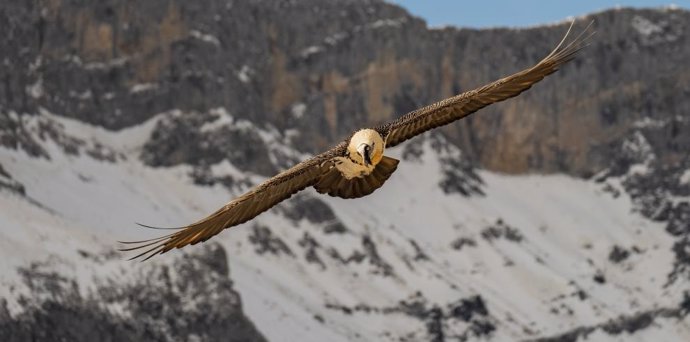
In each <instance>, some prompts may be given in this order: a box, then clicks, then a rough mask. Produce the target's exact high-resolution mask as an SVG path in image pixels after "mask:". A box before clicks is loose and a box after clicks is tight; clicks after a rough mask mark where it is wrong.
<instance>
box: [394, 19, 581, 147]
mask: <svg viewBox="0 0 690 342" xmlns="http://www.w3.org/2000/svg"><path fill="white" fill-rule="evenodd" d="M573 24H574V22H573V23H571V25H570V28H568V32H566V34H565V36H564V37H563V39H562V40H561V41H560V43H559V44H558V45H557V46H556V48H555V49H554V50H553V51H552V52H551V53H550V54H549V55H548V56H546V57H545V58H544V59H542V60H541V61H540V62H539V63H537V64H536V65H534V66H533V67H531V68H528V69H525V70H522V71H520V72H518V73H515V74H513V75H511V76H508V77H505V78H502V79H500V80H497V81H495V82H492V83H489V84H487V85H485V86H483V87H480V88H477V89H474V90H471V91H468V92H465V93H462V94H459V95H456V96H453V97H451V98H448V99H445V100H443V101H440V102H437V103H434V104H432V105H429V106H426V107H423V108H420V109H417V110H415V111H413V112H410V113H407V114H405V115H403V116H402V117H400V118H399V119H397V120H396V121H394V122H392V123H390V124H388V125H387V127H384V128H383V129H382V131H384V132H386V133H387V134H386V147H392V146H395V145H398V144H400V143H402V142H403V141H405V140H407V139H410V138H412V137H414V136H416V135H419V134H421V133H424V132H426V131H428V130H430V129H433V128H436V127H439V126H443V125H446V124H449V123H451V122H453V121H456V120H459V119H461V118H463V117H465V116H468V115H470V114H472V113H474V112H476V111H478V110H480V109H482V108H484V107H486V106H488V105H490V104H492V103H495V102H500V101H503V100H506V99H509V98H511V97H515V96H517V95H519V94H520V93H522V92H523V91H525V90H527V89H529V88H530V87H532V85H533V84H535V83H537V82H539V81H541V80H542V79H544V77H546V76H548V75H550V74H552V73H554V72H555V71H556V70H558V68H559V67H560V66H562V65H563V64H565V63H567V62H568V61H570V60H572V59H573V58H574V56H575V54H576V53H577V52H578V51H580V50H581V49H582V48H584V47H586V46H587V45H588V43H589V40H590V38H591V37H592V35H593V34H594V32H592V33H590V34H587V35H585V32H587V31H588V30H589V28H590V26H591V25H592V23H590V24H589V25H588V26H587V27H586V28H585V29H584V30H583V31H582V32H581V33H580V34H579V35H578V36H577V37H576V38H575V39H573V41H571V42H570V43H568V44H567V45H564V44H565V42H566V39H567V38H568V35H569V34H570V31H571V29H572V27H573Z"/></svg>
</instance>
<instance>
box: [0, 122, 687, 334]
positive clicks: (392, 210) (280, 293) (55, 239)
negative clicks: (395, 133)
mask: <svg viewBox="0 0 690 342" xmlns="http://www.w3.org/2000/svg"><path fill="white" fill-rule="evenodd" d="M214 111H215V112H216V113H220V114H221V115H220V118H216V119H215V120H217V121H214V123H212V124H208V125H205V126H204V127H205V128H204V129H206V130H207V131H208V130H215V129H221V128H223V127H228V126H232V127H242V129H246V130H251V131H253V132H255V133H257V134H258V136H259V137H260V138H261V139H262V141H263V142H264V144H265V146H266V149H267V150H268V151H269V154H270V156H271V158H272V160H271V161H272V163H273V164H275V165H280V164H281V163H286V161H285V160H287V161H290V160H294V159H299V158H301V157H304V156H303V155H301V154H299V153H297V152H296V151H293V150H291V149H290V148H287V147H283V146H282V145H281V144H280V142H285V141H287V140H289V136H287V137H286V136H283V135H281V134H280V133H278V132H277V131H276V130H272V129H270V128H258V127H255V126H253V125H252V124H251V123H249V122H244V123H242V124H238V123H237V122H235V121H234V120H232V118H228V117H227V116H229V114H227V112H226V111H224V110H222V109H216V110H214ZM180 115H182V114H181V113H180V112H175V111H173V112H166V113H161V114H158V115H156V116H154V117H153V118H152V119H150V120H149V121H147V122H145V123H144V124H142V125H138V126H135V127H133V128H128V129H125V130H121V131H118V132H112V131H107V130H103V129H101V128H97V127H94V126H90V125H87V124H84V123H81V122H78V121H74V120H70V119H65V118H62V117H58V116H54V115H52V114H50V113H48V112H46V111H42V112H41V113H40V115H36V116H21V117H20V116H14V120H18V121H21V126H22V127H24V128H25V129H26V132H27V133H26V134H28V135H30V136H32V137H33V138H34V139H35V141H37V142H38V144H39V145H40V147H41V149H42V150H43V151H44V156H42V157H41V156H38V157H36V156H30V155H29V154H28V153H27V152H26V151H25V150H24V149H22V148H19V149H16V150H13V149H7V148H0V167H1V168H0V171H2V172H0V176H2V177H3V178H0V181H3V183H0V184H3V185H4V186H0V257H2V259H3V263H2V264H0V321H2V322H3V323H1V324H3V325H2V326H3V327H10V328H11V327H13V325H12V324H13V323H12V322H16V321H17V319H18V317H23V316H22V315H25V314H26V313H27V312H28V311H29V310H31V308H35V307H40V306H41V305H42V303H44V302H45V301H50V300H55V298H56V297H59V298H60V300H58V301H57V302H58V303H61V304H60V305H65V306H69V305H72V304H70V303H71V302H70V301H71V300H76V299H74V298H88V300H91V301H95V302H94V303H93V304H92V305H94V306H95V307H103V308H105V309H106V310H107V312H109V315H110V316H108V317H109V318H107V319H118V320H120V321H121V322H130V321H132V320H133V318H132V317H136V316H137V313H138V312H139V311H136V310H144V311H145V312H150V310H154V311H155V310H161V309H160V308H158V309H151V307H149V306H143V305H138V306H137V305H134V304H133V303H135V302H133V301H132V299H131V298H132V297H136V296H135V295H133V294H131V293H128V292H126V291H124V290H113V289H121V288H130V289H136V291H137V293H138V292H139V291H143V290H142V289H144V288H148V289H149V290H152V289H156V288H159V287H165V286H168V287H170V286H171V285H170V284H173V285H172V288H174V289H175V290H174V291H171V292H170V295H169V296H167V297H161V298H160V300H157V301H156V302H157V303H158V304H157V305H158V306H162V307H169V308H171V309H170V310H172V308H175V310H179V311H175V312H176V313H181V314H183V315H192V314H194V313H196V314H197V315H198V314H199V312H201V313H204V312H207V311H208V310H209V308H212V309H213V310H221V309H222V308H223V307H224V306H223V305H226V304H227V303H226V302H224V301H223V300H220V299H218V298H221V299H222V298H226V297H223V296H221V295H218V293H229V294H232V292H222V291H220V290H218V289H220V288H223V289H228V288H229V287H230V286H231V287H232V288H234V290H236V291H237V292H238V293H239V296H241V299H242V302H241V306H240V308H241V310H242V311H243V312H244V314H245V315H246V316H247V317H248V318H249V320H250V321H251V322H253V324H254V325H255V326H256V328H257V329H258V331H259V332H260V333H261V334H262V335H263V336H264V337H265V338H266V339H268V340H270V341H286V340H287V341H351V340H362V341H374V340H376V341H380V340H390V341H398V340H406V341H419V340H437V341H441V340H444V339H447V340H454V339H459V340H470V339H475V338H480V339H487V340H497V341H498V340H517V339H538V338H547V337H554V338H556V339H563V340H576V339H578V338H581V337H582V338H584V337H589V339H590V340H626V341H629V340H640V341H643V340H650V339H652V338H653V339H656V340H667V341H672V340H686V339H690V327H689V326H688V322H687V318H686V316H685V314H687V312H688V309H689V308H690V299H688V297H687V294H686V293H685V291H687V290H688V288H689V286H688V285H687V283H686V282H685V281H683V280H681V281H675V282H669V281H668V275H669V273H671V272H672V270H673V267H674V266H673V265H674V260H675V259H674V258H675V256H674V254H673V253H672V248H673V245H674V242H675V240H674V238H673V236H671V235H669V234H668V233H667V232H666V231H665V230H664V227H665V226H664V225H663V224H662V223H659V222H653V221H651V220H649V219H646V218H644V217H643V216H642V215H641V214H640V213H638V212H637V211H635V210H633V209H634V208H635V205H634V203H633V201H632V200H631V198H630V197H629V196H628V195H627V193H626V191H625V189H624V186H623V185H622V184H621V180H620V178H616V177H609V178H606V179H604V180H603V181H599V182H595V181H586V180H580V179H574V178H571V177H568V176H563V175H548V176H546V175H531V176H507V175H501V174H496V173H492V172H487V171H474V169H473V168H472V167H471V166H470V165H467V164H466V163H465V162H464V161H463V159H462V153H461V152H460V151H459V150H458V149H457V148H455V147H454V146H453V145H451V144H449V143H448V142H446V141H445V139H444V138H443V137H442V136H440V135H425V136H424V137H420V138H418V139H417V140H413V141H412V142H411V143H408V144H406V145H404V146H401V147H399V148H397V149H395V150H392V151H389V152H388V153H389V154H390V155H391V156H393V157H396V158H399V159H403V161H402V163H401V165H400V167H399V168H398V171H397V172H396V173H395V174H394V175H393V176H392V178H391V179H390V180H389V181H388V182H387V184H386V185H385V186H384V187H382V188H381V189H379V190H377V191H376V192H375V193H374V194H372V195H371V196H368V197H365V198H361V199H357V200H343V199H338V198H329V197H324V196H320V195H318V194H316V193H315V192H314V191H312V190H307V191H305V192H304V193H302V194H300V195H298V196H297V197H294V198H292V199H290V200H288V201H286V202H284V203H282V204H281V205H279V206H278V207H276V208H274V209H272V210H270V211H268V212H267V213H264V214H262V215H260V216H259V217H258V218H257V219H256V220H253V221H250V222H248V223H246V224H244V225H242V226H240V227H237V228H234V229H232V230H228V231H225V232H223V233H222V234H220V235H219V236H217V237H215V238H213V240H211V241H210V242H208V243H206V244H203V245H197V246H192V247H188V248H186V249H185V251H184V252H181V251H173V252H171V253H168V254H165V255H163V256H159V257H156V258H154V259H152V260H150V261H149V262H146V263H137V262H130V261H126V258H127V257H128V256H129V255H128V254H126V253H120V252H116V251H115V249H116V248H117V247H118V245H117V242H116V241H117V240H133V239H144V238H150V237H155V236H157V234H158V233H160V232H159V231H152V230H147V229H143V228H140V227H138V226H136V225H135V224H134V222H143V223H147V224H152V225H158V226H179V225H183V224H185V223H189V222H191V221H194V220H197V219H198V218H200V217H202V216H204V215H206V214H208V213H209V212H211V211H213V210H215V209H217V207H219V206H220V205H222V204H223V203H225V202H226V201H227V200H229V199H230V198H232V197H233V196H236V195H238V194H240V193H241V192H242V191H244V190H246V189H248V187H249V186H251V184H256V183H257V182H259V181H261V180H262V177H260V176H257V175H252V174H248V173H243V172H241V171H240V170H239V169H238V167H236V166H235V165H232V164H231V163H230V162H228V161H227V160H223V161H222V162H220V163H217V164H214V165H208V166H207V167H206V168H204V169H203V170H202V171H203V173H204V175H203V177H200V176H199V172H200V171H199V170H198V169H197V168H193V167H191V166H175V167H159V168H152V167H149V166H146V165H145V164H144V163H142V161H141V160H140V155H141V153H142V149H143V146H144V145H145V144H146V143H147V141H149V136H150V134H151V131H152V130H153V128H154V126H156V125H158V124H160V123H161V122H166V120H174V118H175V117H176V116H180ZM223 117H225V119H223ZM47 127H48V128H47ZM46 132H50V134H48V133H46ZM94 151H97V152H98V153H95V152H94ZM200 179H205V180H209V181H207V182H206V181H200ZM8 184H9V185H8ZM10 185H12V186H10ZM214 242H215V244H214ZM217 244H219V245H217ZM209 246H210V247H209ZM218 246H220V247H222V248H219V247H218ZM207 250H209V251H210V252H209V253H210V254H209V255H211V256H212V257H215V258H218V257H222V258H227V265H228V266H229V273H224V272H223V271H219V272H215V271H209V270H216V269H218V267H216V266H214V265H213V262H212V261H207V260H209V258H208V255H206V254H204V253H205V252H204V251H207ZM218 250H220V251H223V250H224V252H218ZM188 253H192V254H188ZM195 253H197V254H199V253H201V255H202V256H201V257H198V256H195V255H197V254H195ZM204 255H206V256H204ZM197 257H198V258H200V259H199V260H206V261H203V262H200V264H203V265H211V266H208V268H199V269H196V268H195V267H196V266H194V265H196V264H199V263H195V262H191V263H188V264H185V263H184V262H181V261H179V260H180V259H181V258H187V259H188V260H197V259H195V258H197ZM211 260H213V258H211ZM223 262H225V260H223ZM223 265H225V264H223ZM220 269H223V267H220ZM161 270H163V271H161ZM190 270H197V271H190ZM202 271H203V272H202ZM156 272H159V273H156ZM160 272H163V273H160ZM46 274H52V275H58V278H57V279H58V280H59V281H57V284H63V285H64V284H68V286H67V285H66V286H63V285H59V286H57V290H55V286H54V287H51V286H50V285H51V284H54V283H55V282H54V281H52V280H50V281H49V280H47V279H49V278H50V277H39V276H37V275H46ZM157 274H164V276H160V277H158V276H155V275H157ZM50 279H53V278H50ZM60 279H61V280H60ZM142 279H144V280H145V281H144V282H143V284H144V285H142V282H141V280H142ZM171 279H172V280H171ZM180 279H193V280H192V281H191V283H195V281H197V280H198V282H201V283H203V284H210V285H208V286H217V287H213V288H212V289H215V290H210V291H202V292H189V290H188V286H189V285H188V284H187V283H184V284H187V285H184V286H183V285H179V286H178V285H174V284H178V282H179V281H181V280H180ZM230 279H231V280H232V282H230ZM221 281H226V282H227V284H225V283H222V284H223V285H222V286H221V285H217V284H221V283H219V282H221ZM187 282H190V281H189V280H187ZM37 284H38V285H37ZM132 284H134V285H132ZM180 284H183V283H180ZM213 284H216V285H213ZM204 286H207V285H204ZM70 287H72V288H73V291H74V293H73V297H69V296H67V297H65V296H64V291H63V290H64V289H65V288H70ZM51 289H52V290H51ZM204 289H206V287H204ZM61 291H62V292H61ZM112 291H114V292H115V293H120V292H122V293H123V294H122V295H121V296H120V297H117V296H114V297H113V296H107V295H104V294H105V293H110V292H112ZM145 293H147V292H145ZM41 296H43V297H41ZM176 296H181V297H180V298H177V299H175V300H173V299H171V298H175V297H176ZM214 296H215V297H214ZM27 298H30V300H28V299H27ZM70 298H71V299H70ZM227 298H231V299H232V300H230V299H228V300H230V302H232V303H236V304H237V305H239V298H236V299H233V298H235V297H233V296H232V295H229V297H227ZM80 300H82V301H88V300H86V299H80ZM3 302H4V304H3ZM136 303H139V302H136ZM224 303H225V304H224ZM3 306H4V307H5V308H6V310H4V311H3ZM154 306H155V305H154ZM77 307H81V306H77ZM142 307H143V309H142ZM146 310H149V311H146ZM3 312H4V314H3ZM171 312H172V311H171ZM165 317H167V316H165V313H162V314H160V316H156V315H151V317H150V319H151V322H153V323H152V324H153V325H152V326H154V328H151V329H153V330H152V331H155V329H156V328H155V324H157V323H156V322H158V321H157V319H158V320H161V321H163V320H165ZM200 317H206V316H204V315H203V314H201V316H200ZM180 319H182V318H180ZM120 321H118V322H120ZM219 322H220V321H219ZM224 322H225V321H224ZM185 324H187V323H185ZM209 324H210V325H209V326H214V325H213V324H211V323H209ZM124 325H125V323H121V325H119V327H122V326H124ZM180 325H182V323H179V324H177V325H176V324H172V325H169V326H167V328H161V329H163V330H164V331H165V333H164V334H163V335H161V336H164V337H165V338H169V339H178V340H179V339H192V338H197V339H198V338H201V339H202V340H204V339H213V337H212V336H211V335H205V333H206V332H199V331H195V332H193V333H192V332H189V333H187V332H184V334H187V335H184V334H183V332H181V331H178V330H176V329H177V327H179V326H180ZM216 325H217V324H216ZM190 326H191V325H190ZM171 327H173V328H171ZM114 329H115V331H118V330H117V328H114ZM132 329H134V330H136V329H138V328H132ZM147 329H148V328H147ZM166 329H167V330H166ZM180 329H181V328H180ZM180 334H182V335H180ZM0 336H1V335H0ZM156 336H157V335H156ZM257 338H260V337H257Z"/></svg>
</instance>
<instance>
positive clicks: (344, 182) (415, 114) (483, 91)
mask: <svg viewBox="0 0 690 342" xmlns="http://www.w3.org/2000/svg"><path fill="white" fill-rule="evenodd" d="M573 23H574V22H573ZM573 23H571V25H570V28H568V31H567V32H566V34H565V36H564V37H563V39H562V40H561V41H560V43H559V44H558V45H557V46H556V48H555V49H554V50H553V51H552V52H551V53H550V54H549V55H547V56H546V57H545V58H544V59H542V60H541V61H540V62H539V63H537V64H536V65H534V66H532V67H530V68H528V69H525V70H522V71H520V72H518V73H515V74H513V75H510V76H508V77H505V78H502V79H499V80H497V81H494V82H492V83H489V84H487V85H485V86H483V87H480V88H477V89H474V90H471V91H467V92H464V93H461V94H458V95H456V96H453V97H450V98H447V99H445V100H442V101H440V102H437V103H434V104H431V105H429V106H426V107H423V108H419V109H417V110H414V111H412V112H410V113H407V114H405V115H403V116H401V117H400V118H398V119H397V120H395V121H392V122H389V123H386V124H384V125H380V126H377V127H373V128H364V129H360V130H358V131H356V132H354V133H352V134H351V135H350V136H349V137H348V138H347V139H346V140H345V141H343V142H341V143H340V144H338V145H336V146H335V147H333V148H331V149H330V150H328V151H326V152H324V153H321V154H319V155H316V156H314V157H312V158H310V159H307V160H305V161H303V162H301V163H299V164H297V165H295V166H293V167H292V168H290V169H288V170H285V171H283V172H281V173H279V174H278V175H276V176H274V177H273V178H270V179H268V180H266V181H264V182H263V183H261V184H259V185H258V186H256V187H255V188H254V189H252V190H251V191H249V192H247V193H245V194H244V195H242V196H240V197H238V198H235V199H233V200H231V201H230V202H228V203H227V204H225V205H224V206H223V207H221V208H220V209H218V210H217V211H216V212H214V213H212V214H211V215H209V216H207V217H205V218H203V219H201V220H199V221H197V222H195V223H192V224H190V225H188V226H185V227H180V228H159V229H176V231H175V232H174V233H172V234H169V235H165V236H162V237H159V238H156V239H151V240H144V241H132V242H122V243H124V244H128V245H131V247H128V248H123V249H121V250H122V251H132V250H143V251H142V252H141V253H140V254H138V255H136V256H134V257H133V258H131V259H136V258H141V257H143V260H147V259H149V258H151V257H153V256H155V255H158V254H163V253H165V252H167V251H169V250H171V249H174V248H182V247H184V246H187V245H193V244H197V243H199V242H204V241H206V240H208V239H209V238H211V237H213V236H215V235H216V234H218V233H220V232H221V231H222V230H224V229H226V228H230V227H234V226H237V225H239V224H241V223H244V222H247V221H249V220H251V219H253V218H254V217H256V216H257V215H259V214H261V213H262V212H264V211H266V210H268V209H270V208H271V207H273V206H275V205H276V204H278V203H279V202H281V201H283V200H285V199H287V198H289V197H291V196H292V195H293V194H295V193H297V192H298V191H301V190H303V189H305V188H307V187H310V186H311V187H314V188H315V189H316V191H318V192H319V193H322V194H328V195H330V196H335V197H341V198H359V197H363V196H366V195H369V194H371V193H372V192H374V191H375V190H376V189H378V188H380V187H381V186H382V185H383V184H384V183H385V182H386V180H388V178H389V177H390V176H391V174H393V172H395V170H396V168H397V167H398V163H399V160H397V159H394V158H391V157H388V156H385V155H384V152H385V150H386V149H387V148H390V147H393V146H396V145H399V144H400V143H402V142H403V141H405V140H408V139H410V138H412V137H415V136H417V135H420V134H422V133H423V132H426V131H428V130H430V129H433V128H436V127H439V126H443V125H446V124H449V123H451V122H454V121H456V120H459V119H462V118H464V117H466V116H468V115H470V114H472V113H474V112H476V111H478V110H479V109H481V108H484V107H486V106H488V105H490V104H492V103H496V102H500V101H503V100H506V99H509V98H511V97H514V96H517V95H519V94H520V93H522V92H523V91H525V90H527V89H529V88H530V87H531V86H532V85H533V84H535V83H537V82H539V81H541V80H542V79H543V78H544V77H546V76H548V75H550V74H552V73H554V72H555V71H556V70H558V68H559V67H561V66H562V65H563V64H565V63H567V62H568V61H570V60H572V59H573V58H574V56H575V54H576V53H577V52H578V51H580V50H581V49H582V48H584V47H585V46H587V45H588V40H589V38H590V37H591V36H592V34H593V33H592V34H588V35H584V33H585V32H586V31H587V30H588V29H589V27H590V26H591V23H590V25H589V26H587V28H585V30H583V31H582V33H580V34H579V35H578V36H577V37H576V38H575V39H573V40H572V41H571V42H570V43H568V44H566V40H567V38H568V35H569V33H570V31H571V29H572V27H573ZM142 226H145V225H142ZM145 227H148V228H156V227H150V226H145Z"/></svg>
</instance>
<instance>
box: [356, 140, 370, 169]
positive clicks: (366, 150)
mask: <svg viewBox="0 0 690 342" xmlns="http://www.w3.org/2000/svg"><path fill="white" fill-rule="evenodd" d="M357 152H359V154H360V155H361V156H362V160H364V166H369V165H371V146H369V145H367V144H360V145H359V146H358V147H357Z"/></svg>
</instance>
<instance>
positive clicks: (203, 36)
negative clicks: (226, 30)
mask: <svg viewBox="0 0 690 342" xmlns="http://www.w3.org/2000/svg"><path fill="white" fill-rule="evenodd" d="M189 35H190V36H192V37H194V38H196V39H199V40H201V41H202V42H206V43H209V44H212V45H215V46H220V40H218V38H217V37H216V36H214V35H210V34H207V33H203V32H200V31H197V30H191V31H189Z"/></svg>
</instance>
